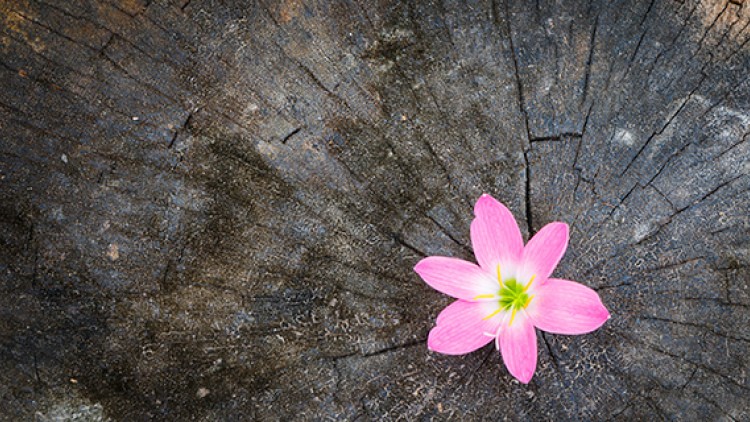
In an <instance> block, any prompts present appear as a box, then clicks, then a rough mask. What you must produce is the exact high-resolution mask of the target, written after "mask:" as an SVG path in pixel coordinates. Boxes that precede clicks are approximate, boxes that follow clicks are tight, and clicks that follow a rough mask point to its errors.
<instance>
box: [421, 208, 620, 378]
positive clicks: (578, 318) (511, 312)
mask: <svg viewBox="0 0 750 422" xmlns="http://www.w3.org/2000/svg"><path fill="white" fill-rule="evenodd" d="M474 214H475V215H476V218H475V219H474V221H472V223H471V243H472V245H473V246H474V255H475V256H476V258H477V261H478V262H479V265H476V264H474V263H472V262H467V261H464V260H461V259H457V258H447V257H442V256H430V257H427V258H425V259H423V260H421V261H420V262H419V263H418V264H417V265H416V267H414V270H415V271H416V272H417V273H418V274H419V275H420V276H421V277H422V279H424V281H425V282H426V283H427V284H429V285H430V286H431V287H432V288H434V289H436V290H438V291H441V292H443V293H445V294H447V295H450V296H453V297H455V298H457V299H458V300H457V301H455V302H453V303H452V304H450V305H449V306H448V307H447V308H445V309H443V311H442V312H440V315H438V317H437V325H436V326H435V327H434V328H433V329H432V330H431V331H430V335H429V338H428V339H427V347H429V348H430V349H431V350H434V351H436V352H439V353H444V354H448V355H462V354H464V353H469V352H473V351H474V350H477V349H479V348H480V347H482V346H484V345H486V344H487V343H489V342H490V341H492V339H493V338H494V339H495V346H496V347H497V349H498V350H500V352H501V354H502V356H503V361H504V362H505V366H506V367H507V368H508V371H509V372H510V374H511V375H513V376H514V377H516V378H517V379H518V380H519V381H521V382H522V383H524V384H526V383H528V382H529V381H530V380H531V377H532V376H533V375H534V370H535V369H536V359H537V350H536V331H535V329H534V327H536V328H539V329H540V330H543V331H547V332H550V333H555V334H584V333H588V332H591V331H594V330H596V329H597V328H599V327H601V326H602V324H604V322H605V321H607V319H609V312H608V311H607V308H605V307H604V305H603V304H602V301H601V299H599V295H598V294H597V293H596V292H595V291H594V290H592V289H590V288H588V287H586V286H584V285H582V284H579V283H576V282H574V281H569V280H562V279H557V278H549V276H550V274H552V271H553V270H554V269H555V267H556V266H557V264H558V262H560V258H562V256H563V254H564V253H565V249H566V248H567V247H568V225H567V224H565V223H557V222H555V223H550V224H547V225H546V226H544V227H542V229H541V230H539V232H538V233H537V234H536V235H534V237H532V238H531V240H530V241H529V243H527V244H526V246H524V245H523V238H522V237H521V231H520V230H519V229H518V225H517V224H516V220H515V219H514V218H513V215H512V214H511V213H510V211H508V208H506V207H505V205H503V204H501V203H500V202H498V201H497V200H495V199H494V198H492V197H491V196H489V195H486V194H485V195H482V197H481V198H479V200H478V201H477V203H476V205H475V206H474Z"/></svg>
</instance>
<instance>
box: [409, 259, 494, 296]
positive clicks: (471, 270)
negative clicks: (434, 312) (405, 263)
mask: <svg viewBox="0 0 750 422" xmlns="http://www.w3.org/2000/svg"><path fill="white" fill-rule="evenodd" d="M414 271H416V272H417V274H419V275H420V276H421V277H422V279H423V280H424V281H425V283H427V284H429V285H430V286H431V287H432V288H433V289H435V290H437V291H439V292H442V293H445V294H447V295H450V296H453V297H455V298H458V299H464V300H472V299H474V298H476V297H477V296H479V295H485V294H496V293H497V291H498V289H499V283H498V281H497V277H494V276H493V275H492V274H489V273H488V272H487V271H484V270H483V269H481V268H480V267H479V266H478V265H477V264H474V263H472V262H468V261H464V260H462V259H458V258H448V257H444V256H430V257H427V258H425V259H423V260H421V261H419V263H417V265H416V266H415V267H414Z"/></svg>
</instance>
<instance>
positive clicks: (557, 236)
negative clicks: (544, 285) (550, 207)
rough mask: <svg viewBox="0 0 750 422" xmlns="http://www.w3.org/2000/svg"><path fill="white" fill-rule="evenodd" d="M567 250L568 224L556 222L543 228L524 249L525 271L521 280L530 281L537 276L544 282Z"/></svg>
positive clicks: (522, 259)
mask: <svg viewBox="0 0 750 422" xmlns="http://www.w3.org/2000/svg"><path fill="white" fill-rule="evenodd" d="M567 248H568V225H567V224H565V223H557V222H556V223H549V224H547V225H546V226H544V227H542V229H541V230H539V232H537V234H535V235H534V237H532V238H531V240H529V243H527V244H526V247H525V248H523V254H522V257H521V262H522V265H521V267H522V268H523V269H522V271H521V275H520V277H519V278H520V279H522V280H528V279H530V278H531V276H533V275H534V274H536V280H538V281H541V282H544V280H546V279H547V278H548V277H549V276H550V274H552V271H554V269H555V267H557V264H558V263H559V262H560V258H562V256H563V254H565V249H567Z"/></svg>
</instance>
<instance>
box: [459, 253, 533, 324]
mask: <svg viewBox="0 0 750 422" xmlns="http://www.w3.org/2000/svg"><path fill="white" fill-rule="evenodd" d="M534 277H536V274H534V275H533V276H531V280H529V283H528V284H526V285H525V286H524V285H522V284H521V283H519V282H518V281H516V279H515V278H509V279H508V280H506V281H505V282H504V283H503V276H502V275H501V274H500V266H499V265H498V266H497V280H498V281H499V282H500V292H499V293H498V294H497V295H480V296H477V297H475V298H474V300H476V299H479V298H496V297H498V296H499V298H500V299H499V301H498V303H499V305H500V307H499V308H498V310H496V311H495V312H493V313H491V314H490V315H488V316H486V317H484V318H483V319H490V318H492V317H493V316H495V315H496V314H497V313H498V312H500V311H512V312H513V313H512V314H511V316H510V324H508V325H511V324H513V319H514V318H515V317H516V312H518V311H519V310H520V309H526V307H527V306H529V303H531V299H533V298H534V295H531V296H529V295H528V294H526V291H527V290H528V289H529V287H530V286H531V283H533V282H534Z"/></svg>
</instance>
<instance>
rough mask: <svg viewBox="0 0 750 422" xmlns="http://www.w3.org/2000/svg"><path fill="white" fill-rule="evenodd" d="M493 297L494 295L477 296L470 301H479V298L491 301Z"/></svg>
mask: <svg viewBox="0 0 750 422" xmlns="http://www.w3.org/2000/svg"><path fill="white" fill-rule="evenodd" d="M493 297H495V295H479V296H477V297H475V298H474V299H472V300H477V299H480V298H481V299H492V298H493Z"/></svg>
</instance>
